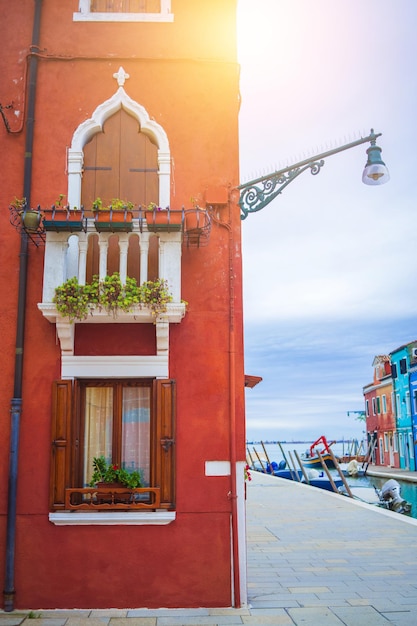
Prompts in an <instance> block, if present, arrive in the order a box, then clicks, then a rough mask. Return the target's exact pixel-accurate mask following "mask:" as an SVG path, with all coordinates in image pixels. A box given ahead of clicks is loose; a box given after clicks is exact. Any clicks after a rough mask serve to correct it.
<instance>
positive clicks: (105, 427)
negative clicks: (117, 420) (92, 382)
mask: <svg viewBox="0 0 417 626" xmlns="http://www.w3.org/2000/svg"><path fill="white" fill-rule="evenodd" d="M112 438H113V388H112V387H87V388H86V398H85V433H84V486H85V487H86V486H87V485H88V483H89V482H90V481H91V476H92V474H93V458H94V457H98V456H104V457H105V459H106V461H107V462H108V463H110V462H111V460H112Z"/></svg>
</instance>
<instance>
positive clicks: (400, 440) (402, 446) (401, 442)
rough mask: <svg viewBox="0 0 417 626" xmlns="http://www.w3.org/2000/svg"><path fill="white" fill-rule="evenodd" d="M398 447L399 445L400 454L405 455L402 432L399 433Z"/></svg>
mask: <svg viewBox="0 0 417 626" xmlns="http://www.w3.org/2000/svg"><path fill="white" fill-rule="evenodd" d="M398 447H399V452H400V456H404V444H403V434H402V433H399V435H398Z"/></svg>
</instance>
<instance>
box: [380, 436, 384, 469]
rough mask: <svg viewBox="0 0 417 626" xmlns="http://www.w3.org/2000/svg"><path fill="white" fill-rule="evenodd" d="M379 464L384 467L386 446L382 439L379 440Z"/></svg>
mask: <svg viewBox="0 0 417 626" xmlns="http://www.w3.org/2000/svg"><path fill="white" fill-rule="evenodd" d="M379 462H380V463H381V465H384V446H383V441H382V437H380V438H379Z"/></svg>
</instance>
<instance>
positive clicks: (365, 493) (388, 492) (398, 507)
mask: <svg viewBox="0 0 417 626" xmlns="http://www.w3.org/2000/svg"><path fill="white" fill-rule="evenodd" d="M350 491H351V493H352V497H353V498H354V499H355V500H360V501H361V502H365V503H366V504H374V505H376V506H379V507H381V508H383V509H387V510H389V511H393V512H394V513H402V514H403V515H411V509H412V505H411V504H410V502H407V500H404V498H403V497H402V495H401V485H400V483H399V482H398V481H396V480H394V479H393V478H390V479H389V480H387V481H386V482H385V483H384V484H383V485H382V487H381V489H378V488H377V487H350ZM340 493H341V494H342V495H344V496H347V495H348V494H347V493H346V491H344V489H343V488H342V489H340Z"/></svg>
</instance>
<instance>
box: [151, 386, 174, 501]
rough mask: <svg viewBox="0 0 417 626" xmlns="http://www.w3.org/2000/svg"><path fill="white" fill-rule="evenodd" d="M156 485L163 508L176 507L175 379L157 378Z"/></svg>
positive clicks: (155, 391)
mask: <svg viewBox="0 0 417 626" xmlns="http://www.w3.org/2000/svg"><path fill="white" fill-rule="evenodd" d="M154 398H155V404H156V406H155V410H156V420H155V446H154V452H155V481H154V485H155V487H160V489H161V508H166V509H172V508H174V507H175V381H173V380H156V381H155V383H154Z"/></svg>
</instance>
